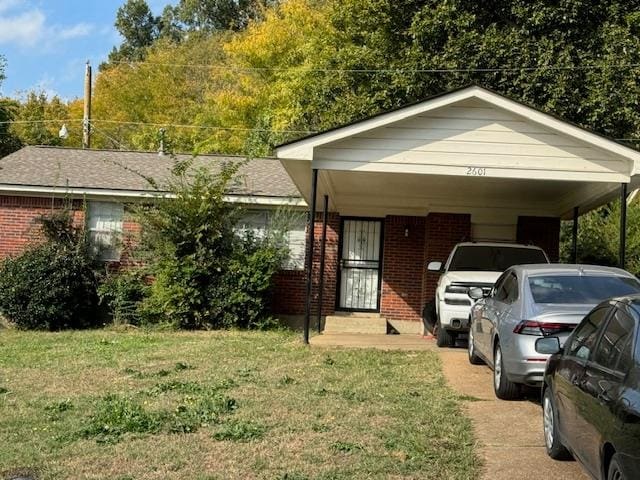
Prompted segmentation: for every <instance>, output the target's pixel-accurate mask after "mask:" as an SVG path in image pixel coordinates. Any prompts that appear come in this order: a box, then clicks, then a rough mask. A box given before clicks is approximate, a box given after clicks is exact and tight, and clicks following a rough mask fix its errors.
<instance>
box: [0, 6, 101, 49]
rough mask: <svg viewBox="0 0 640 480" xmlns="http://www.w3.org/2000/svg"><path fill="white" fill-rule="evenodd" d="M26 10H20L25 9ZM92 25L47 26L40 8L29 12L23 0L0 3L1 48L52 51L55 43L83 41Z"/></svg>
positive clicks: (45, 18) (29, 9) (31, 9)
mask: <svg viewBox="0 0 640 480" xmlns="http://www.w3.org/2000/svg"><path fill="white" fill-rule="evenodd" d="M25 7H26V8H28V9H27V10H24V11H20V10H23V9H24V8H25ZM92 28H93V27H92V25H90V24H88V23H77V24H75V25H65V26H62V25H48V24H47V17H46V16H45V14H44V13H43V12H42V10H40V9H39V8H31V7H30V6H29V5H28V4H27V3H25V2H24V0H0V45H2V44H14V45H17V46H19V47H22V48H32V47H35V46H38V48H43V47H44V48H45V49H46V48H47V47H51V46H53V45H54V44H56V43H57V42H60V41H66V40H73V39H76V38H80V37H86V36H88V35H89V34H90V33H91V30H92Z"/></svg>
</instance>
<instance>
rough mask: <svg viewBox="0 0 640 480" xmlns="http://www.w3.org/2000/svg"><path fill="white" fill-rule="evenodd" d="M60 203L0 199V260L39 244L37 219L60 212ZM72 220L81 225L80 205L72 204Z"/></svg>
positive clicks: (44, 200) (52, 200) (58, 201)
mask: <svg viewBox="0 0 640 480" xmlns="http://www.w3.org/2000/svg"><path fill="white" fill-rule="evenodd" d="M63 202H64V201H63V200H62V199H53V198H51V197H21V196H8V195H4V196H0V260H1V259H3V258H6V257H9V256H13V255H18V254H20V253H21V252H22V251H23V250H24V249H25V248H27V246H29V245H30V244H32V243H35V242H39V241H42V235H41V232H40V227H39V225H38V223H37V219H38V217H40V216H42V215H45V214H47V213H50V212H51V211H52V210H53V209H59V208H62V207H63V205H64V203H63ZM72 208H73V209H74V220H75V222H76V223H77V224H81V223H82V222H83V221H84V211H83V209H82V203H81V202H80V201H74V202H73V205H72Z"/></svg>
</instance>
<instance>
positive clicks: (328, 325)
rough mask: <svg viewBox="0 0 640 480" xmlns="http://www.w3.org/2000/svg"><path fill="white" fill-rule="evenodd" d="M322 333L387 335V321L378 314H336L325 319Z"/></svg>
mask: <svg viewBox="0 0 640 480" xmlns="http://www.w3.org/2000/svg"><path fill="white" fill-rule="evenodd" d="M324 333H328V334H333V333H378V334H382V335H384V334H386V333H387V320H386V319H385V318H383V317H381V316H380V315H379V314H373V315H371V314H368V315H366V316H365V315H363V314H362V313H358V314H356V315H354V314H349V315H345V314H337V315H328V316H327V317H326V318H325V324H324Z"/></svg>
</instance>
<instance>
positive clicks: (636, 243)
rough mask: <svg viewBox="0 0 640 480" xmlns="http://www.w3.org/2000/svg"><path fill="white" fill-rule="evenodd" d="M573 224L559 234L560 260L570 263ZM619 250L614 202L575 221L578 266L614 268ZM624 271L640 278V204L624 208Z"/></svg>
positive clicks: (618, 205)
mask: <svg viewBox="0 0 640 480" xmlns="http://www.w3.org/2000/svg"><path fill="white" fill-rule="evenodd" d="M572 226H573V222H563V224H562V228H561V231H560V261H562V262H570V261H571V245H572V238H573V237H572ZM619 248H620V202H619V201H615V202H612V203H610V204H608V205H605V206H603V207H601V208H599V209H597V210H594V211H592V212H589V213H587V214H585V215H581V216H580V217H579V220H578V263H584V264H592V265H608V266H618V255H619ZM626 257H627V258H626V269H627V270H629V271H630V272H631V273H633V274H634V275H640V205H638V203H637V202H632V203H631V204H630V205H629V206H628V207H627V249H626Z"/></svg>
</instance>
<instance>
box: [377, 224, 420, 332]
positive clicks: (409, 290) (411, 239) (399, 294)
mask: <svg viewBox="0 0 640 480" xmlns="http://www.w3.org/2000/svg"><path fill="white" fill-rule="evenodd" d="M424 242H425V218H424V217H404V216H388V217H387V218H385V222H384V253H383V259H382V261H383V262H382V263H383V266H382V298H381V300H380V313H381V314H382V316H384V317H386V318H387V319H389V320H412V321H420V319H421V318H422V316H421V312H422V271H423V265H424Z"/></svg>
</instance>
